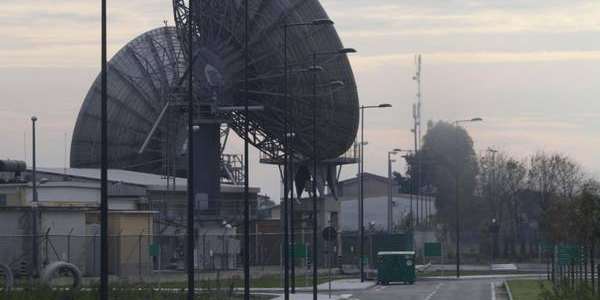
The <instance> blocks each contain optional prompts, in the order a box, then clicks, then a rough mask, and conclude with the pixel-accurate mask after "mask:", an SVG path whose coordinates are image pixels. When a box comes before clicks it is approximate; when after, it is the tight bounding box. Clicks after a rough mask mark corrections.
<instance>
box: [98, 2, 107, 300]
mask: <svg viewBox="0 0 600 300" xmlns="http://www.w3.org/2000/svg"><path fill="white" fill-rule="evenodd" d="M101 6H102V8H101V10H102V13H101V14H102V16H101V19H102V20H101V23H102V25H101V26H102V30H101V31H102V33H101V44H102V45H101V62H100V63H101V69H102V70H101V91H100V94H101V95H100V97H101V100H100V124H101V125H100V127H101V129H100V131H101V133H100V140H101V142H100V144H101V146H100V153H101V154H100V156H101V157H100V300H108V124H107V123H108V115H107V114H108V103H107V102H108V85H107V84H108V82H107V78H108V76H107V71H108V70H107V51H106V36H107V32H106V0H102V5H101Z"/></svg>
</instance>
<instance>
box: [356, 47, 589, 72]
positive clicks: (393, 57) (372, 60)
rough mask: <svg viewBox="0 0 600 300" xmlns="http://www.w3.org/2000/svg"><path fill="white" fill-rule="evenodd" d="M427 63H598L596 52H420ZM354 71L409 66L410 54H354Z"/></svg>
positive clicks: (412, 57)
mask: <svg viewBox="0 0 600 300" xmlns="http://www.w3.org/2000/svg"><path fill="white" fill-rule="evenodd" d="M422 54H423V56H424V57H426V58H427V62H428V63H431V64H448V63H460V64H474V63H480V64H481V63H523V62H547V61H581V60H590V61H592V60H593V61H597V60H600V51H531V52H517V51H514V52H508V51H507V52H470V51H466V52H428V53H422ZM351 61H352V65H353V67H355V68H357V69H358V70H367V71H369V70H373V69H377V68H380V67H383V66H387V65H390V64H402V65H412V64H414V54H413V53H396V54H381V55H371V56H363V55H360V54H358V55H355V56H352V57H351Z"/></svg>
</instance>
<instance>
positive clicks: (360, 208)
mask: <svg viewBox="0 0 600 300" xmlns="http://www.w3.org/2000/svg"><path fill="white" fill-rule="evenodd" d="M389 107H392V105H391V104H388V103H382V104H379V105H361V106H360V163H359V166H360V168H359V172H358V175H359V176H360V195H359V199H358V229H359V235H360V237H359V238H360V258H359V260H360V263H359V264H360V282H364V281H365V264H364V261H363V255H364V253H365V224H364V222H365V220H364V219H365V218H364V214H365V207H364V178H363V177H364V176H363V175H364V172H365V166H364V146H365V109H371V108H389Z"/></svg>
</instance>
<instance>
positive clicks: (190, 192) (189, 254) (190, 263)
mask: <svg viewBox="0 0 600 300" xmlns="http://www.w3.org/2000/svg"><path fill="white" fill-rule="evenodd" d="M193 3H194V1H190V2H189V7H188V24H187V25H188V28H187V29H188V32H187V34H188V64H189V66H188V68H189V73H188V78H187V79H188V91H187V98H188V124H187V125H188V128H187V129H188V174H187V175H188V176H187V226H186V237H187V245H186V248H187V249H186V266H187V281H188V282H187V288H188V291H187V299H188V300H193V299H194V294H195V292H196V288H195V278H194V275H195V274H194V242H195V241H194V210H195V205H194V91H193V88H194V81H193V73H194V68H193V67H194V60H193V56H194V30H193V28H194V27H193V23H194V21H193Z"/></svg>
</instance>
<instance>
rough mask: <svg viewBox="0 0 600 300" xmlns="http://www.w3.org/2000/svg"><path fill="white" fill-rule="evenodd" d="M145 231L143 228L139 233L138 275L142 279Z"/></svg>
mask: <svg viewBox="0 0 600 300" xmlns="http://www.w3.org/2000/svg"><path fill="white" fill-rule="evenodd" d="M143 233H144V231H143V230H142V232H141V233H140V235H139V238H138V275H139V277H140V280H142V234H143Z"/></svg>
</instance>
